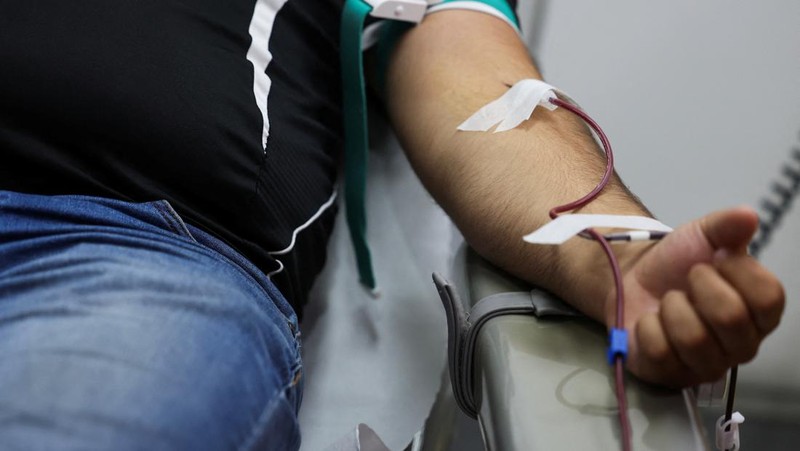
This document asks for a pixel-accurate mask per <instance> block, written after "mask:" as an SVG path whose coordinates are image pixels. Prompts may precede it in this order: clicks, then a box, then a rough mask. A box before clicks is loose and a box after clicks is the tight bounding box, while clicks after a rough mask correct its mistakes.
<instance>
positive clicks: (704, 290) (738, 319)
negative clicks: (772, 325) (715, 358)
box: [689, 264, 761, 363]
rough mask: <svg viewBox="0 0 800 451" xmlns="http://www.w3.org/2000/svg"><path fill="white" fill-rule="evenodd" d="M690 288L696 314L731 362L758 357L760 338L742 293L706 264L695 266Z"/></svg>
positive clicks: (691, 272)
mask: <svg viewBox="0 0 800 451" xmlns="http://www.w3.org/2000/svg"><path fill="white" fill-rule="evenodd" d="M689 287H690V293H691V301H692V303H693V304H694V307H695V309H696V312H697V313H698V314H699V317H700V318H701V319H702V320H703V322H704V323H705V324H706V325H708V327H709V328H710V329H711V332H712V333H713V335H714V336H715V337H716V341H717V343H719V344H720V345H721V347H722V349H723V350H724V352H725V354H727V355H728V357H729V359H730V360H729V361H728V363H742V362H746V361H748V360H751V359H752V358H753V357H755V355H756V351H757V350H758V345H759V343H760V342H761V336H760V334H759V332H758V329H757V328H756V324H755V321H754V319H753V317H752V315H751V314H750V310H749V309H748V307H747V305H746V304H745V301H744V300H743V299H742V297H741V296H740V294H739V292H738V291H737V290H736V289H735V288H734V287H733V286H732V285H731V284H730V283H728V281H727V280H726V279H724V278H723V277H722V275H720V273H719V272H717V270H716V269H714V268H713V267H712V266H711V265H707V264H698V265H695V266H694V267H692V269H691V271H689Z"/></svg>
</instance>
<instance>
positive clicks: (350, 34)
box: [339, 0, 519, 290]
mask: <svg viewBox="0 0 800 451" xmlns="http://www.w3.org/2000/svg"><path fill="white" fill-rule="evenodd" d="M451 1H458V0H444V1H443V2H442V3H449V2H451ZM462 1H463V0H462ZM469 1H474V2H478V3H484V4H486V5H489V6H491V7H494V8H495V9H496V10H498V11H499V12H501V13H503V14H504V15H505V16H506V17H508V18H509V19H510V20H511V21H512V22H513V23H514V24H516V25H517V26H518V27H519V22H518V20H517V16H516V15H515V14H514V10H513V9H512V8H511V7H510V6H509V5H508V3H507V2H506V0H469ZM370 11H372V7H371V6H369V5H368V4H367V3H365V2H364V1H363V0H346V1H345V3H344V9H343V10H342V23H341V28H340V31H339V32H340V36H339V39H340V47H341V48H340V58H341V66H342V87H343V92H342V101H343V104H344V105H343V112H344V149H345V157H344V169H345V172H344V197H345V204H346V205H345V209H346V216H347V225H348V228H349V229H350V238H351V239H352V241H353V249H354V251H355V254H356V264H357V265H358V275H359V279H360V280H361V283H362V284H364V285H365V286H367V287H368V288H370V289H372V290H374V289H375V288H376V282H375V273H374V271H373V268H372V255H371V253H370V250H369V245H368V244H367V213H366V188H367V156H368V142H369V141H368V134H367V95H366V88H365V85H366V83H365V81H364V64H363V57H362V52H361V39H362V36H363V34H364V22H365V21H366V18H367V16H368V15H369V13H370ZM408 28H410V25H408V24H405V23H397V22H394V21H393V22H392V23H389V24H387V26H386V27H385V31H384V33H383V36H382V37H381V41H382V42H381V43H380V44H379V47H380V48H379V58H378V59H379V61H378V64H379V65H380V66H381V70H380V71H379V75H378V77H379V78H380V82H379V84H380V85H383V77H384V73H383V72H384V71H385V66H386V65H388V56H389V54H390V53H391V50H392V47H394V43H395V42H396V41H397V39H398V38H399V37H400V36H401V35H402V34H403V33H404V32H405V31H406V30H407V29H408ZM381 88H382V86H381Z"/></svg>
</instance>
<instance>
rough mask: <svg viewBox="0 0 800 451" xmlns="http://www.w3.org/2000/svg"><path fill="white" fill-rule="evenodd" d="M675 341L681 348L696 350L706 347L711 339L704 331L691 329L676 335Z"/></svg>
mask: <svg viewBox="0 0 800 451" xmlns="http://www.w3.org/2000/svg"><path fill="white" fill-rule="evenodd" d="M675 340H676V342H677V344H678V345H679V346H681V347H682V348H685V349H698V348H705V347H707V346H708V345H709V343H710V340H711V337H710V335H709V334H708V333H707V332H706V331H705V330H702V329H695V328H693V329H690V330H685V331H684V332H683V333H680V334H677V335H676V336H675Z"/></svg>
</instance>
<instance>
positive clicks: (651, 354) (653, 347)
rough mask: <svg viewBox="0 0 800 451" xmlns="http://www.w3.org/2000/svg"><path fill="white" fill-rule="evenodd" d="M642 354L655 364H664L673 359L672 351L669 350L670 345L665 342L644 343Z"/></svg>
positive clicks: (652, 341)
mask: <svg viewBox="0 0 800 451" xmlns="http://www.w3.org/2000/svg"><path fill="white" fill-rule="evenodd" d="M642 353H643V354H644V355H645V357H646V358H647V359H648V360H651V361H654V362H664V361H667V360H670V358H671V357H672V351H671V350H670V349H669V345H668V344H667V343H666V342H664V341H654V340H651V341H649V342H647V343H644V344H643V346H642Z"/></svg>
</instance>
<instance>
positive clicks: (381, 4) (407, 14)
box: [364, 0, 428, 23]
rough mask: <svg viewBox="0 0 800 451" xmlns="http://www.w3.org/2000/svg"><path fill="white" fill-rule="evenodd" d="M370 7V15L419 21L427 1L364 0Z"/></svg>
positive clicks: (426, 7)
mask: <svg viewBox="0 0 800 451" xmlns="http://www.w3.org/2000/svg"><path fill="white" fill-rule="evenodd" d="M364 1H365V2H366V3H367V4H369V5H370V6H371V7H372V11H371V12H370V13H369V14H370V15H371V16H374V17H380V18H382V19H392V20H401V21H403V22H413V23H419V22H421V21H422V18H423V17H425V11H426V10H427V9H428V2H427V1H425V0H364Z"/></svg>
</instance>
